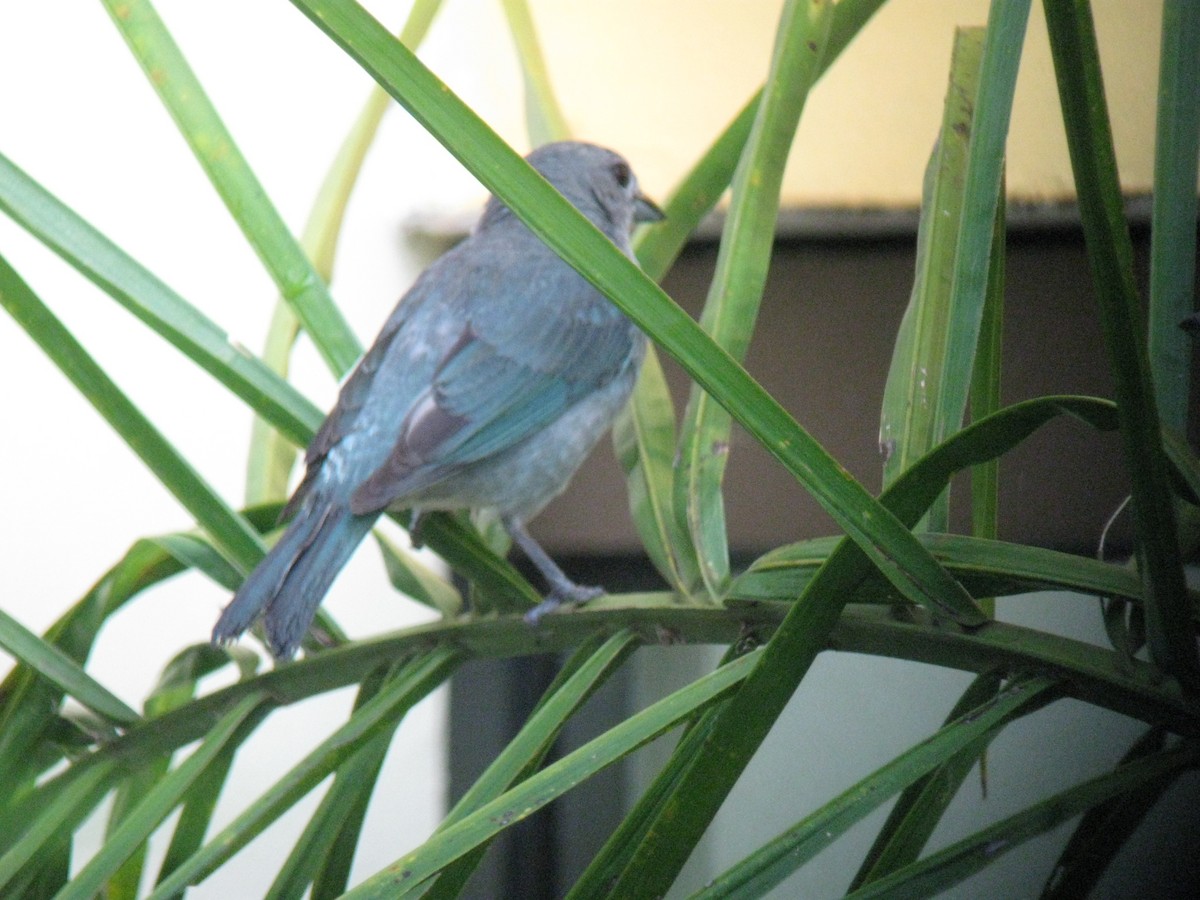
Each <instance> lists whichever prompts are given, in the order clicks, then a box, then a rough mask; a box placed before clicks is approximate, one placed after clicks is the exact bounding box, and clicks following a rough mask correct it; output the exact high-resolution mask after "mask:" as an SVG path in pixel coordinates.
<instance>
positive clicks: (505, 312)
mask: <svg viewBox="0 0 1200 900" xmlns="http://www.w3.org/2000/svg"><path fill="white" fill-rule="evenodd" d="M526 160H527V161H528V162H529V164H530V165H531V166H532V167H533V168H534V169H535V170H536V171H537V172H538V173H539V174H541V176H542V177H543V178H545V179H546V180H547V181H548V182H549V183H550V184H551V185H553V186H554V187H555V188H556V189H557V190H558V191H559V193H561V194H562V195H563V196H564V197H565V198H566V199H567V200H568V201H570V202H571V203H572V204H573V205H574V206H575V207H576V209H578V210H579V211H580V212H581V213H583V215H584V216H586V217H587V219H588V220H589V221H590V222H591V223H592V224H593V225H595V226H596V227H597V228H598V229H599V230H600V231H602V232H603V233H604V235H605V236H606V237H607V238H608V239H609V240H610V241H612V242H613V244H615V245H616V246H617V248H618V249H620V250H621V252H623V253H624V254H625V255H626V256H628V257H629V258H630V259H634V255H633V250H632V246H631V243H630V241H631V234H632V231H633V228H634V226H635V225H636V224H637V223H640V222H647V223H648V222H655V221H658V220H660V219H662V218H663V217H664V216H663V212H662V210H661V209H659V207H658V206H657V205H655V204H654V203H653V201H651V200H650V199H649V198H648V197H647V196H646V195H645V194H643V193H642V191H641V190H640V188H639V186H638V181H637V178H636V177H635V176H634V174H633V170H632V169H631V168H630V165H629V163H628V162H627V161H626V160H625V159H624V158H623V157H621V156H620V155H618V154H617V153H615V152H613V151H612V150H608V149H606V148H603V147H600V146H597V145H595V144H590V143H584V142H580V141H559V142H555V143H550V144H545V145H543V146H541V147H539V148H537V149H536V150H534V151H533V152H532V153H530V154H529V155H528V156H527V157H526ZM645 351H646V337H645V335H644V334H643V333H642V332H641V330H640V329H639V328H638V327H637V326H636V325H634V323H633V322H631V321H630V320H629V319H628V318H627V317H626V316H625V315H624V314H623V313H622V312H621V311H620V310H618V309H617V307H616V306H615V305H613V304H612V303H611V302H610V301H609V300H608V299H607V298H606V297H605V296H604V295H603V294H601V293H600V292H599V291H598V290H596V288H594V287H593V286H592V285H591V284H590V283H589V282H588V281H587V280H586V279H585V278H584V277H583V276H582V275H580V274H579V273H578V272H576V271H575V270H574V269H573V268H571V267H570V266H569V265H568V264H567V263H565V262H563V261H562V260H561V259H560V258H559V257H558V256H557V255H556V254H555V253H554V251H553V250H551V249H550V248H549V247H547V246H546V244H544V243H543V242H542V241H541V239H540V238H538V237H537V236H536V235H535V234H534V233H533V232H532V231H531V230H530V229H529V228H528V227H527V226H526V225H525V224H524V223H523V222H521V220H520V219H518V218H517V216H516V215H515V214H514V213H513V212H512V210H510V209H509V208H508V207H507V206H506V205H505V204H504V203H503V202H501V201H500V200H499V199H497V198H496V197H495V196H491V197H489V198H488V200H487V202H486V204H485V205H484V208H483V212H482V214H481V215H480V218H479V220H478V222H477V223H476V224H475V226H474V228H473V229H472V230H471V232H470V234H469V235H468V236H467V237H466V238H465V239H464V240H463V241H461V242H460V243H459V244H458V245H456V246H455V247H454V248H452V249H451V250H450V251H448V252H447V253H445V254H444V255H443V256H441V257H439V258H438V259H437V260H436V261H434V263H433V264H432V265H430V266H429V267H428V268H427V269H426V270H425V271H424V272H423V273H422V274H421V275H420V276H419V277H418V278H417V280H416V281H415V282H414V284H413V286H412V287H411V288H410V289H409V290H408V292H407V293H406V294H405V295H404V296H403V297H401V299H400V301H399V302H398V303H397V305H396V308H395V309H394V310H393V312H392V313H391V315H390V316H389V317H388V318H387V320H386V321H385V323H384V325H383V327H382V329H381V331H380V333H379V336H378V337H377V338H376V339H375V342H374V343H373V344H372V345H371V347H370V348H369V349H368V350H367V352H366V353H365V354H364V355H363V356H362V358H361V359H360V360H359V362H358V364H357V365H356V367H355V368H354V370H353V371H352V372H351V374H350V376H349V377H348V378H347V379H346V380H345V382H344V383H343V385H342V387H341V389H340V391H339V394H338V399H337V402H336V404H335V405H334V407H333V409H332V411H331V412H330V413H329V415H328V416H327V417H326V419H325V421H324V422H323V423H322V425H321V427H320V428H319V429H318V431H317V433H316V435H315V437H314V438H313V440H312V443H311V444H310V445H309V447H308V449H307V451H306V453H305V467H306V468H305V473H304V476H303V478H302V479H301V480H300V482H299V484H298V486H297V487H296V490H295V492H294V493H293V494H292V496H291V498H290V500H289V501H288V502H287V504H286V505H285V507H284V509H283V511H282V512H281V513H280V522H284V521H286V522H288V525H287V527H286V529H285V530H284V531H283V534H282V535H281V536H280V538H279V540H278V541H277V542H276V543H275V545H274V546H273V547H272V548H271V549H270V550H269V551H268V552H267V554H266V556H265V557H264V558H263V559H262V561H261V562H260V563H259V564H258V565H257V566H256V567H255V568H254V570H253V571H252V572H251V573H250V574H249V575H248V576H247V577H246V579H245V581H244V582H243V583H242V585H241V586H240V588H238V590H237V591H236V592H235V594H234V596H233V599H232V600H231V601H230V602H229V604H228V605H227V606H226V607H225V608H224V610H223V611H222V612H221V615H220V617H219V619H218V620H217V623H216V625H215V627H214V628H213V633H212V640H213V642H214V643H215V644H217V645H226V644H228V643H230V642H232V641H233V640H235V639H236V638H237V637H238V636H239V635H241V634H242V632H244V631H245V630H246V629H247V628H249V627H250V626H251V625H253V624H254V623H255V622H256V621H257V620H258V619H259V618H260V617H261V619H262V622H263V632H264V634H265V637H266V642H267V647H268V649H269V650H270V651H271V653H272V654H273V656H274V657H275V658H276V659H279V660H286V659H289V658H291V657H292V656H293V655H294V654H295V652H296V650H297V648H298V647H299V645H300V642H301V639H302V638H303V637H304V635H305V633H306V632H307V631H308V628H309V626H310V625H311V623H312V620H313V617H314V616H315V615H316V611H317V608H318V607H319V606H320V604H321V601H322V600H323V599H324V597H325V594H326V592H327V591H328V590H329V587H330V585H331V584H332V583H333V581H334V578H335V577H336V576H337V574H338V572H339V571H340V570H341V568H342V567H343V566H344V565H345V563H346V561H347V560H348V559H349V558H350V556H351V554H352V553H353V552H354V550H355V548H356V547H357V546H358V544H359V543H360V542H361V541H362V539H363V538H364V537H365V536H366V535H367V533H368V532H369V531H370V530H371V528H372V526H373V525H374V523H375V521H376V520H377V519H378V518H379V517H380V516H381V515H382V514H384V513H385V512H387V511H399V510H405V509H410V510H414V511H415V512H416V513H417V514H420V513H423V512H425V511H430V510H459V509H470V510H483V511H487V512H489V513H490V514H492V515H496V516H498V518H499V521H500V522H501V523H502V524H503V526H504V528H505V530H506V531H507V532H508V534H509V535H510V536H511V538H512V540H513V542H514V543H515V544H516V545H517V546H518V547H519V548H520V549H521V550H522V552H523V553H524V554H525V555H526V556H527V557H528V558H529V560H530V561H531V562H532V563H533V564H534V566H535V567H536V568H537V569H538V570H539V571H540V573H541V575H542V577H543V578H544V579H545V581H546V584H547V587H548V593H547V595H546V597H545V600H544V601H543V603H542V604H540V605H539V606H538V607H536V608H535V610H534V611H532V613H531V614H530V615H529V616H527V618H528V619H529V620H530V621H531V622H535V623H536V621H537V620H538V619H539V618H540V617H541V616H542V615H543V614H545V613H547V612H550V611H552V610H553V609H555V608H557V607H558V606H559V605H561V604H564V603H581V602H585V601H587V600H590V599H593V598H594V597H596V596H599V595H600V594H602V593H603V590H602V589H601V588H598V587H588V586H583V585H579V584H576V583H575V582H574V581H572V580H571V579H570V578H568V577H567V575H566V574H565V573H564V572H563V571H562V570H561V569H560V568H559V567H558V566H557V565H556V564H555V562H554V561H553V560H552V559H551V557H550V555H549V554H548V553H546V551H544V550H543V549H542V548H541V546H540V545H539V544H538V543H537V542H536V541H535V540H534V539H533V537H532V536H531V535H530V534H529V532H528V531H527V529H526V523H527V522H528V521H529V520H530V519H531V518H533V517H534V516H535V515H537V513H538V512H540V511H541V509H542V508H543V507H544V506H545V505H546V504H547V503H548V502H549V501H550V500H551V499H553V498H554V497H555V496H557V495H558V494H559V493H561V492H562V490H563V489H564V488H565V487H566V485H567V483H568V482H569V481H570V479H571V476H572V475H573V474H574V473H575V470H576V469H578V468H579V466H580V464H581V463H582V462H583V460H584V459H585V457H587V455H588V454H589V453H590V451H591V450H592V448H593V447H594V446H595V444H596V443H597V442H598V441H599V439H600V438H601V437H602V436H603V435H604V434H605V433H606V432H607V431H608V430H609V428H610V427H611V425H612V423H613V421H614V419H615V418H616V417H617V415H618V413H619V412H620V410H621V409H622V407H623V406H624V405H625V403H626V401H627V400H628V398H629V396H630V393H631V392H632V390H633V387H634V383H635V381H636V379H637V376H638V371H639V369H640V367H641V363H642V359H643V358H644V356H645Z"/></svg>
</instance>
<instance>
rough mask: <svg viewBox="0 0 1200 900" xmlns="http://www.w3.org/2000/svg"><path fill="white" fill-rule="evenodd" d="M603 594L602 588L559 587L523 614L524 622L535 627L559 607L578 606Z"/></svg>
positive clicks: (580, 585) (569, 585)
mask: <svg viewBox="0 0 1200 900" xmlns="http://www.w3.org/2000/svg"><path fill="white" fill-rule="evenodd" d="M603 593H604V588H602V587H589V586H587V585H582V584H575V583H574V582H568V583H567V584H565V585H559V586H558V587H555V588H554V590H552V591H551V592H550V593H549V594H547V595H546V599H545V600H543V601H542V602H541V603H539V604H538V605H537V606H535V607H534V608H533V609H531V610H529V612H527V613H525V621H526V622H528V623H529V624H530V625H537V624H538V623H539V622H540V621H541V620H542V616H544V615H546V614H547V613H552V612H554V611H555V610H556V609H558V608H559V607H560V606H564V605H570V606H579V605H580V604H583V603H587V602H588V601H589V600H595V599H596V598H597V597H599V596H601V595H602V594H603Z"/></svg>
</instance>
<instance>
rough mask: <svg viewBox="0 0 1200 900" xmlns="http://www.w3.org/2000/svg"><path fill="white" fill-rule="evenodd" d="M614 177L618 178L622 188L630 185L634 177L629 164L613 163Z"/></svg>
mask: <svg viewBox="0 0 1200 900" xmlns="http://www.w3.org/2000/svg"><path fill="white" fill-rule="evenodd" d="M612 172H613V177H614V178H615V179H617V184H619V185H620V186H621V187H622V188H627V187H629V182H630V181H631V180H632V179H633V173H632V172H631V171H629V166H628V165H627V164H626V163H623V162H619V163H613V167H612Z"/></svg>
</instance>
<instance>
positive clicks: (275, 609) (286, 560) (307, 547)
mask: <svg viewBox="0 0 1200 900" xmlns="http://www.w3.org/2000/svg"><path fill="white" fill-rule="evenodd" d="M307 499H308V500H309V501H316V502H307V503H304V504H303V505H302V506H301V508H300V510H299V512H297V514H296V517H295V518H294V519H293V520H292V522H291V524H290V525H288V528H287V531H285V532H284V533H283V537H281V538H280V539H279V542H278V543H277V544H276V545H275V546H274V547H272V548H271V551H270V552H269V553H268V554H267V555H266V557H265V558H264V559H263V560H262V562H260V563H259V564H258V567H257V568H256V569H255V570H254V571H253V572H251V573H250V575H249V577H247V578H246V580H245V581H244V582H242V586H241V587H240V588H238V591H237V593H236V594H234V596H233V600H231V601H230V602H229V605H228V606H226V607H225V610H224V611H223V612H222V613H221V618H220V619H218V620H217V624H216V626H215V627H214V628H213V642H214V643H217V644H222V643H226V642H227V641H231V640H233V639H234V638H236V637H237V636H238V635H239V634H241V633H242V632H243V631H245V630H246V629H247V628H249V627H250V626H251V625H252V624H253V623H254V621H255V619H257V618H258V617H259V615H260V614H261V615H262V616H263V625H264V629H265V631H266V635H267V644H268V646H269V647H270V648H271V652H272V653H273V654H274V655H275V656H276V657H278V658H280V659H287V658H288V657H290V656H291V655H292V654H293V653H295V652H296V648H297V647H299V646H300V640H301V638H303V637H304V634H305V632H306V631H308V626H309V625H310V624H311V623H312V620H313V616H315V615H316V613H317V607H318V606H320V605H321V601H322V600H323V599H324V598H325V594H326V592H327V591H328V590H329V586H330V585H331V584H333V579H334V578H335V577H337V573H338V572H339V571H341V568H342V566H343V565H345V563H346V560H348V559H349V558H350V554H352V553H353V552H354V548H355V547H357V546H358V544H359V542H360V541H362V539H363V538H364V537H365V536H366V534H367V532H368V531H370V530H371V526H372V525H373V524H374V522H375V519H376V516H373V515H372V516H356V515H353V514H352V513H351V512H350V510H349V508H348V506H346V505H345V504H341V503H336V502H328V501H326V502H321V501H320V500H319V499H318V497H316V496H310V497H309V498H307Z"/></svg>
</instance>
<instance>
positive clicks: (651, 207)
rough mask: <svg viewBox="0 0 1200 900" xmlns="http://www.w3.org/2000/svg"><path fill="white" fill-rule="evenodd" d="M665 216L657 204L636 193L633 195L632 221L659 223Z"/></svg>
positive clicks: (639, 192)
mask: <svg viewBox="0 0 1200 900" xmlns="http://www.w3.org/2000/svg"><path fill="white" fill-rule="evenodd" d="M666 217H667V214H666V213H665V212H663V211H662V210H661V209H659V208H658V204H657V203H655V202H654V201H653V200H651V199H650V198H649V197H647V196H646V195H645V194H643V193H642V192H641V191H638V192H637V193H636V194H634V195H633V221H635V222H661V221H662V220H663V219H665V218H666Z"/></svg>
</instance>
